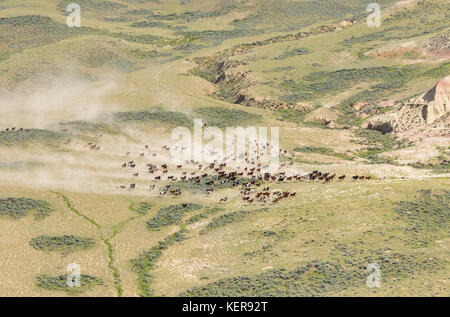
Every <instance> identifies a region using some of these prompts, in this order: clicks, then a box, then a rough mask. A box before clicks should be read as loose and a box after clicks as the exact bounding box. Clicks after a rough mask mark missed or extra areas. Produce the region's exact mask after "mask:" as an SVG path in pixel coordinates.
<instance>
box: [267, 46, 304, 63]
mask: <svg viewBox="0 0 450 317" xmlns="http://www.w3.org/2000/svg"><path fill="white" fill-rule="evenodd" d="M309 53H310V50H309V49H308V48H307V47H298V48H294V49H292V50H288V49H286V50H285V52H284V53H283V54H281V55H279V56H277V57H275V58H274V59H275V60H283V59H286V58H288V57H292V56H300V55H305V54H309Z"/></svg>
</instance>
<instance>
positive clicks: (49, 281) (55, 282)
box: [36, 274, 104, 294]
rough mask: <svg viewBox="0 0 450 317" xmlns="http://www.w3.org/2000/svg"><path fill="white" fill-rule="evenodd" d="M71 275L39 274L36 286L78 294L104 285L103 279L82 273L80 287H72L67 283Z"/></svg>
mask: <svg viewBox="0 0 450 317" xmlns="http://www.w3.org/2000/svg"><path fill="white" fill-rule="evenodd" d="M69 277H70V276H69V275H57V276H51V275H45V274H43V275H38V276H37V277H36V286H37V287H39V288H43V289H46V290H52V291H64V292H66V293H69V294H77V293H82V292H84V291H86V290H88V289H92V288H94V287H95V286H98V285H104V282H103V281H102V279H100V278H97V277H95V276H91V275H86V274H81V278H80V286H79V287H75V286H74V287H70V286H69V285H68V283H67V279H68V278H69Z"/></svg>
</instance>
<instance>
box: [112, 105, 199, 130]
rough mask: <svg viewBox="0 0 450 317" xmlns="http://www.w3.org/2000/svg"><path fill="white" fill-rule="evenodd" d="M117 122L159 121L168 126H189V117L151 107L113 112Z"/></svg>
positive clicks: (190, 123)
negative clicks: (143, 109)
mask: <svg viewBox="0 0 450 317" xmlns="http://www.w3.org/2000/svg"><path fill="white" fill-rule="evenodd" d="M114 119H115V120H116V121H117V122H151V121H155V122H161V123H165V124H168V125H170V126H191V125H192V122H191V120H189V118H188V117H187V116H186V115H185V114H183V113H181V112H174V111H166V110H163V109H162V108H160V107H153V108H150V109H149V110H147V111H126V112H117V113H115V114H114Z"/></svg>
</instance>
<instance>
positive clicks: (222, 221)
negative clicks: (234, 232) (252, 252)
mask: <svg viewBox="0 0 450 317" xmlns="http://www.w3.org/2000/svg"><path fill="white" fill-rule="evenodd" d="M265 211H269V208H260V209H253V210H240V211H234V212H230V213H226V214H223V215H220V216H218V217H215V218H213V219H212V220H211V221H210V222H209V223H208V225H207V226H206V228H205V229H204V230H203V231H202V233H205V232H206V231H209V230H214V229H217V228H220V227H224V226H226V225H227V224H230V223H236V222H242V221H244V220H246V219H247V218H248V217H249V216H251V215H254V214H257V213H260V212H265Z"/></svg>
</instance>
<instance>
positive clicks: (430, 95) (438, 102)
mask: <svg viewBox="0 0 450 317" xmlns="http://www.w3.org/2000/svg"><path fill="white" fill-rule="evenodd" d="M415 104H422V105H423V107H424V109H423V117H424V119H425V121H426V122H427V124H431V123H433V122H434V121H436V120H437V119H439V118H440V117H442V116H444V115H445V114H446V113H447V112H449V111H450V76H447V77H445V78H444V79H441V80H440V81H438V83H437V84H436V85H435V86H434V87H433V88H432V89H431V90H430V91H428V92H427V93H426V94H424V95H423V96H421V97H420V98H418V99H417V100H416V102H415Z"/></svg>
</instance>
